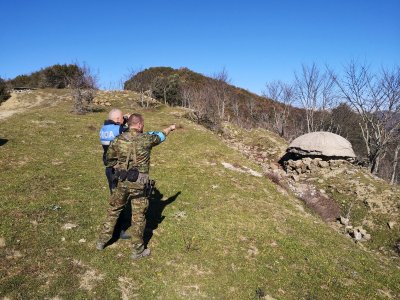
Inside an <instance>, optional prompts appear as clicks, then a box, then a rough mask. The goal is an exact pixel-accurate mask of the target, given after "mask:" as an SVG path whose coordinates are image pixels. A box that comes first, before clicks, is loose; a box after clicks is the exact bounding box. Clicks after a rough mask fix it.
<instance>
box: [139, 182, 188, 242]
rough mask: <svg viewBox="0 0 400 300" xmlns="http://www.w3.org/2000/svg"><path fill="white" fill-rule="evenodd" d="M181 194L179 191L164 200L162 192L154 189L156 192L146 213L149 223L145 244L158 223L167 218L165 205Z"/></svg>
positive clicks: (145, 234)
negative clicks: (164, 213) (164, 212)
mask: <svg viewBox="0 0 400 300" xmlns="http://www.w3.org/2000/svg"><path fill="white" fill-rule="evenodd" d="M180 194H181V192H180V191H179V192H177V193H176V194H175V195H173V196H171V197H169V198H168V199H166V200H162V198H163V196H164V195H163V194H161V193H160V191H159V190H158V189H157V188H155V189H154V193H153V195H152V196H151V197H150V204H149V209H148V210H147V213H146V220H147V223H146V229H145V232H144V236H143V241H144V244H145V245H147V244H148V243H149V241H150V240H151V238H152V236H153V231H154V230H155V229H157V227H158V224H161V222H162V221H163V220H164V219H165V216H163V214H162V213H163V211H164V209H165V207H166V206H167V205H169V204H171V203H172V202H174V201H175V200H176V198H178V196H179V195H180Z"/></svg>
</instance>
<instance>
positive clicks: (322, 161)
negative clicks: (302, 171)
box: [318, 160, 329, 168]
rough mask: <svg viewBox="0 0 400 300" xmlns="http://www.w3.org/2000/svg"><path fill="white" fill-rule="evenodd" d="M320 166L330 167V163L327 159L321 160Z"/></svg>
mask: <svg viewBox="0 0 400 300" xmlns="http://www.w3.org/2000/svg"><path fill="white" fill-rule="evenodd" d="M318 166H319V167H321V168H328V167H329V163H328V162H327V161H324V160H321V161H319V162H318Z"/></svg>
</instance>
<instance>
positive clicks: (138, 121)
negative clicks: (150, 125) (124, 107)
mask: <svg viewBox="0 0 400 300" xmlns="http://www.w3.org/2000/svg"><path fill="white" fill-rule="evenodd" d="M128 126H129V129H131V130H134V131H136V132H143V127H144V119H143V116H142V115H141V114H131V115H130V117H129V119H128Z"/></svg>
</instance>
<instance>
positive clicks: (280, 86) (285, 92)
mask: <svg viewBox="0 0 400 300" xmlns="http://www.w3.org/2000/svg"><path fill="white" fill-rule="evenodd" d="M265 86H266V90H265V91H264V92H263V96H264V97H266V98H269V99H272V100H275V101H278V102H280V103H282V104H283V105H280V106H275V105H274V106H273V111H274V120H273V121H274V123H273V128H274V130H276V131H277V132H278V134H279V135H280V136H284V135H285V128H286V125H287V122H288V119H289V114H290V107H291V105H292V103H293V98H294V89H293V86H291V85H290V84H287V83H284V82H282V81H273V82H270V83H267V84H266V85H265Z"/></svg>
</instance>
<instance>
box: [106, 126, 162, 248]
mask: <svg viewBox="0 0 400 300" xmlns="http://www.w3.org/2000/svg"><path fill="white" fill-rule="evenodd" d="M164 139H165V134H163V133H161V132H155V133H154V132H152V133H143V134H142V133H137V132H135V131H128V132H124V133H122V134H121V135H119V136H118V137H117V138H116V139H115V140H114V141H112V142H111V144H110V147H109V148H108V151H107V166H113V167H114V168H115V169H116V170H128V169H132V168H137V169H138V170H139V172H140V173H139V178H138V179H137V180H136V181H135V182H130V181H127V180H125V181H121V180H120V179H119V180H118V184H117V187H116V188H115V189H114V190H113V192H112V194H111V196H110V198H109V204H110V207H109V209H108V214H107V218H106V220H105V222H104V224H103V228H102V231H101V234H100V238H99V242H101V243H104V244H105V243H107V242H108V241H109V240H110V239H111V237H112V235H113V231H114V228H115V225H116V223H117V220H118V217H119V215H120V213H121V211H122V209H123V208H124V206H125V204H126V203H127V202H128V201H129V200H131V204H132V247H133V253H134V254H135V253H141V252H142V251H143V250H144V243H143V233H144V229H145V227H146V218H145V213H146V211H147V208H148V206H149V200H148V199H147V197H146V195H145V194H144V187H145V184H146V183H147V181H148V180H149V177H148V172H149V168H150V153H151V149H152V148H153V147H154V146H156V145H158V144H160V143H161V142H162V141H163V140H164Z"/></svg>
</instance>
